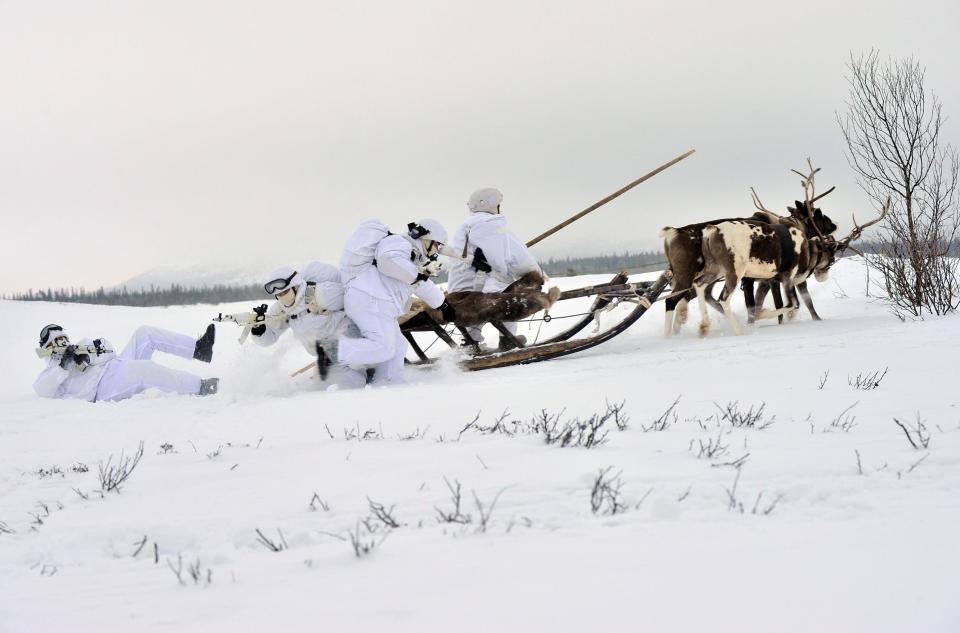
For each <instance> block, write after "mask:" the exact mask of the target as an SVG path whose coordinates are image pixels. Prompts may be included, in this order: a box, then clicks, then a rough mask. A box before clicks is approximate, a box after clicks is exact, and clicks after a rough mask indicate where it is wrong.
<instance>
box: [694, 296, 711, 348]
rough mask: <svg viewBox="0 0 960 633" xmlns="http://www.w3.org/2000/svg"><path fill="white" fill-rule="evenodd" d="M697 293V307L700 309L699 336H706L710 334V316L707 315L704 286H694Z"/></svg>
mask: <svg viewBox="0 0 960 633" xmlns="http://www.w3.org/2000/svg"><path fill="white" fill-rule="evenodd" d="M694 288H695V289H696V291H697V307H699V308H700V336H706V335H707V334H709V333H710V316H709V315H708V314H707V300H706V297H705V295H706V288H707V287H706V286H704V285H701V284H697V285H696V286H694Z"/></svg>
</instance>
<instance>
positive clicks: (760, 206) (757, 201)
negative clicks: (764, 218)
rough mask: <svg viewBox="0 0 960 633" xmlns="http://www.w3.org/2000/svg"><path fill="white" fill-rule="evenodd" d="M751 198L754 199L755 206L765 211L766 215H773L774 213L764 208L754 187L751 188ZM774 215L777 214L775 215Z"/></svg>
mask: <svg viewBox="0 0 960 633" xmlns="http://www.w3.org/2000/svg"><path fill="white" fill-rule="evenodd" d="M750 197H751V198H752V199H753V206H755V207H756V208H757V209H759V210H760V211H763V212H764V213H773V211H771V210H770V209H768V208H766V207H765V206H763V203H762V202H760V196H758V195H757V191H756V189H754V188H753V187H750ZM773 215H777V214H776V213H773Z"/></svg>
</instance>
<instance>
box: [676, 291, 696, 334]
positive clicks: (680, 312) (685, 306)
mask: <svg viewBox="0 0 960 633" xmlns="http://www.w3.org/2000/svg"><path fill="white" fill-rule="evenodd" d="M696 296H697V293H696V292H694V290H693V289H692V288H691V289H690V292H688V293H687V294H685V295H683V297H681V298H680V301H678V302H677V318H676V321H675V322H674V327H673V333H674V334H677V333H679V332H680V326H681V325H683V324H684V323H686V322H687V317H688V316H689V312H688V310H689V309H690V302H691V301H692V300H693V299H694V298H696Z"/></svg>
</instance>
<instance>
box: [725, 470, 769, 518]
mask: <svg viewBox="0 0 960 633" xmlns="http://www.w3.org/2000/svg"><path fill="white" fill-rule="evenodd" d="M741 472H742V471H741V469H739V468H738V469H737V474H736V475H735V476H734V478H733V485H732V486H730V487H729V488H725V489H724V491H725V492H726V493H727V510H730V511H731V512H739V513H740V514H745V513H746V508H745V507H744V505H743V502H742V501H741V500H740V499H739V497H738V496H737V486H738V485H739V483H740V473H741ZM764 494H766V491H763V490H761V491H760V492H759V493H758V494H757V498H756V500H755V501H754V502H753V509H752V510H751V511H750V514H762V515H764V516H766V515H768V514H770V513H771V512H773V510H774V508H776V507H777V504H778V503H780V501H781V500H782V499H783V495H782V494H779V495H777V496H776V497H774V499H773V501H771V502H770V503H769V504H767V505H766V507H761V506H760V502H761V501H762V500H763V495H764Z"/></svg>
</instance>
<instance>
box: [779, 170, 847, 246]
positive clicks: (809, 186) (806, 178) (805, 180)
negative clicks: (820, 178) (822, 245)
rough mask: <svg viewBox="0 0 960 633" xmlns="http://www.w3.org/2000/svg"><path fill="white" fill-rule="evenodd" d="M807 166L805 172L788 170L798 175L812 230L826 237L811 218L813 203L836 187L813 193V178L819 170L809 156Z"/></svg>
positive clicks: (814, 190) (814, 187)
mask: <svg viewBox="0 0 960 633" xmlns="http://www.w3.org/2000/svg"><path fill="white" fill-rule="evenodd" d="M807 167H809V168H810V172H809V173H807V174H804V173H801V172H799V171H797V170H796V169H791V170H790V171H792V172H793V173H795V174H797V175H798V176H800V185H801V186H802V187H803V200H804V206H805V207H806V209H807V217H808V218H809V219H810V224H811V226H813V230H814V231H816V232H817V235H819V236H820V237H822V238H824V239H827V236H826V235H824V234H823V233H821V232H820V227H819V226H817V223H816V221H814V219H813V203H814V202H816V201H817V200H819V199H820V198H823V197H824V196H826V195H827V194H829V193H830V192H831V191H833V190H834V189H836V187H830V188H829V189H827V190H826V191H825V192H823V193H821V194H820V195H819V196H818V195H815V194H816V185H815V184H814V179H815V178H816V177H817V172H818V171H820V168H819V167H814V166H813V161H811V160H810V158H809V157H808V158H807Z"/></svg>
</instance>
